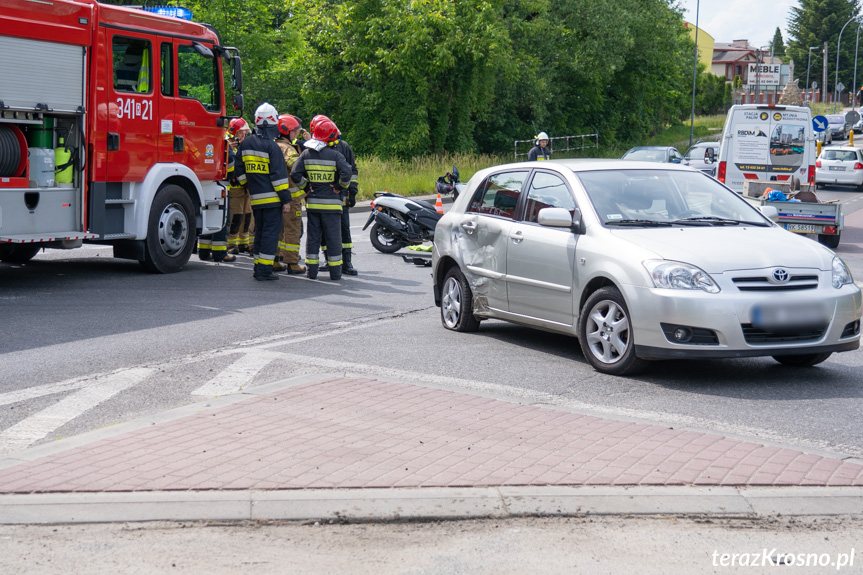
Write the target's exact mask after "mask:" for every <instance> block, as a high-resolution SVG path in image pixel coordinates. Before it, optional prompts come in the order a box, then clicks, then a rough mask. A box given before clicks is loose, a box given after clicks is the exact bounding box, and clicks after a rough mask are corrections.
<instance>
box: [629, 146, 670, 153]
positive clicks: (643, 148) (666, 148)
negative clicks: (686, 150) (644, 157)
mask: <svg viewBox="0 0 863 575" xmlns="http://www.w3.org/2000/svg"><path fill="white" fill-rule="evenodd" d="M673 147H674V146H635V147H634V148H629V149H628V150H627V152H632V151H633V150H669V149H671V148H673Z"/></svg>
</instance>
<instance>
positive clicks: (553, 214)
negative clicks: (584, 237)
mask: <svg viewBox="0 0 863 575" xmlns="http://www.w3.org/2000/svg"><path fill="white" fill-rule="evenodd" d="M536 221H537V223H538V224H539V225H541V226H545V227H549V228H569V229H571V230H572V231H574V232H576V233H581V211H580V210H579V209H578V208H575V210H574V211H573V212H570V211H569V210H567V209H566V208H542V209H541V210H539V213H538V214H537V215H536Z"/></svg>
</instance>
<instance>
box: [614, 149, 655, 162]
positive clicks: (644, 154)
mask: <svg viewBox="0 0 863 575" xmlns="http://www.w3.org/2000/svg"><path fill="white" fill-rule="evenodd" d="M623 158H624V159H625V160H641V161H647V162H664V161H665V159H666V153H665V150H654V149H646V150H630V151H628V152H626V154H624V155H623Z"/></svg>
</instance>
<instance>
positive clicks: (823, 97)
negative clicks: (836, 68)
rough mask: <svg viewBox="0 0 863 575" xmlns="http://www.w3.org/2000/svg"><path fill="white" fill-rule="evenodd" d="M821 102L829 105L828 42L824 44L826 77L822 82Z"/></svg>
mask: <svg viewBox="0 0 863 575" xmlns="http://www.w3.org/2000/svg"><path fill="white" fill-rule="evenodd" d="M821 101H822V102H824V103H827V42H824V77H823V79H822V80H821Z"/></svg>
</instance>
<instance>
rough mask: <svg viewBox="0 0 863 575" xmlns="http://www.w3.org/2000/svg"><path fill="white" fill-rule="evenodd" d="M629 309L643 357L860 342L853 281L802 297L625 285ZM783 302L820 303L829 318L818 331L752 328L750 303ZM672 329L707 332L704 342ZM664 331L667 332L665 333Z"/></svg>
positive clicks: (787, 350) (841, 346) (807, 349)
mask: <svg viewBox="0 0 863 575" xmlns="http://www.w3.org/2000/svg"><path fill="white" fill-rule="evenodd" d="M625 291H626V295H625V297H626V299H627V303H628V306H629V310H630V318H631V321H632V327H633V334H634V337H635V344H636V353H637V355H638V356H639V357H642V358H643V359H671V358H676V359H686V358H688V359H697V358H723V357H757V356H773V355H799V354H808V353H824V352H829V351H849V350H853V349H857V348H858V347H859V346H860V321H859V320H860V314H861V307H863V303H861V302H863V298H861V292H860V289H859V288H858V287H857V286H854V285H846V286H843V287H842V289H839V290H836V289H834V288H833V287H832V286H830V287H827V288H821V289H817V290H813V291H817V294H816V293H812V292H810V293H809V294H807V295H805V296H801V295H799V294H797V295H785V294H783V295H782V296H781V297H780V298H777V296H776V295H775V294H770V293H769V292H768V293H765V292H756V293H757V294H758V295H756V296H754V297H753V296H752V295H751V294H749V293H741V292H737V293H734V292H733V288H731V289H723V291H721V292H720V293H718V294H708V293H705V292H701V291H698V292H696V291H690V290H673V289H655V288H643V287H633V286H630V287H629V288H627V289H625ZM776 301H785V302H787V303H788V305H789V306H792V307H793V306H794V305H795V303H798V304H805V303H810V302H813V301H819V302H823V303H824V305H825V307H826V309H827V310H829V312H830V315H829V317H830V321H829V324H828V325H827V326H826V328H823V329H821V330H820V332H819V330H813V329H800V330H798V331H797V332H786V331H781V332H776V333H774V332H770V331H765V330H759V329H757V328H755V327H753V326H752V320H751V319H750V316H751V315H752V310H753V307H754V306H756V305H763V304H764V303H765V302H770V303H774V302H776ZM676 327H685V328H696V330H697V333H701V334H706V335H705V336H704V337H702V338H701V339H702V343H677V342H673V341H671V340H672V339H673V338H672V336H671V333H670V332H671V331H672V330H673V329H674V328H676ZM667 334H668V335H667Z"/></svg>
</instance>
